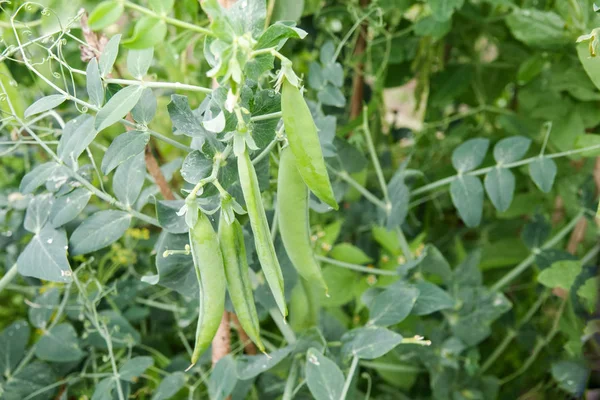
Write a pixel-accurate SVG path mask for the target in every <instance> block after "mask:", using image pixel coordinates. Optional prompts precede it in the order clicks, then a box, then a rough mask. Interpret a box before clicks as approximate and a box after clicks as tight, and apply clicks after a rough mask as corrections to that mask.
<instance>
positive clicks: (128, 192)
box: [113, 153, 146, 206]
mask: <svg viewBox="0 0 600 400" xmlns="http://www.w3.org/2000/svg"><path fill="white" fill-rule="evenodd" d="M145 176H146V162H145V158H144V153H140V154H138V155H136V156H133V157H131V158H130V159H128V160H127V161H125V162H124V163H122V164H121V165H119V166H118V167H117V170H116V171H115V175H114V176H113V192H114V193H115V196H116V198H117V199H118V200H119V201H120V202H122V203H123V204H125V205H127V206H131V205H133V204H135V201H136V200H137V198H138V196H139V195H140V192H141V191H142V186H144V178H145Z"/></svg>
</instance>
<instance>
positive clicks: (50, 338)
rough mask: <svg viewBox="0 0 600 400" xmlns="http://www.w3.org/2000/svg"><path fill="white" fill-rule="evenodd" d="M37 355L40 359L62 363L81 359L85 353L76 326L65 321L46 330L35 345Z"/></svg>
mask: <svg viewBox="0 0 600 400" xmlns="http://www.w3.org/2000/svg"><path fill="white" fill-rule="evenodd" d="M35 355H36V357H37V358H39V359H40V360H44V361H51V362H60V363H62V362H73V361H79V360H80V359H81V358H82V357H83V356H84V355H85V353H84V352H83V351H81V349H80V348H79V339H78V338H77V333H76V332H75V328H73V326H72V325H71V324H68V323H64V324H59V325H56V326H54V327H53V328H52V329H50V330H49V331H45V332H44V334H43V335H42V337H41V338H40V340H38V342H37V343H36V345H35Z"/></svg>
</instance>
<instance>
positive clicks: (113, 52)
mask: <svg viewBox="0 0 600 400" xmlns="http://www.w3.org/2000/svg"><path fill="white" fill-rule="evenodd" d="M120 42H121V35H114V36H113V37H111V38H110V40H109V41H108V43H106V46H104V51H103V52H102V54H101V55H100V58H99V59H98V67H99V68H100V76H101V77H102V78H106V76H107V75H108V74H110V73H111V72H112V69H113V66H114V65H115V61H116V60H117V55H118V54H119V43H120ZM98 130H100V129H98Z"/></svg>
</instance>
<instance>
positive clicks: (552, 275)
mask: <svg viewBox="0 0 600 400" xmlns="http://www.w3.org/2000/svg"><path fill="white" fill-rule="evenodd" d="M580 273H581V263H580V262H579V261H557V262H555V263H554V264H552V265H551V266H550V268H546V269H545V270H543V271H542V272H540V274H539V275H538V278H537V279H538V282H539V283H541V284H542V285H544V286H546V287H549V288H556V287H559V288H562V289H565V290H569V289H571V286H572V285H573V283H574V282H575V279H576V278H577V276H578V275H579V274H580Z"/></svg>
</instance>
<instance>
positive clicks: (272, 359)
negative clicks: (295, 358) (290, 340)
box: [236, 346, 293, 380]
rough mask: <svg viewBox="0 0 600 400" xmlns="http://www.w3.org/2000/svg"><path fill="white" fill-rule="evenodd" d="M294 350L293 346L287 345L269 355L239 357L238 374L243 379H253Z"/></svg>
mask: <svg viewBox="0 0 600 400" xmlns="http://www.w3.org/2000/svg"><path fill="white" fill-rule="evenodd" d="M292 350H293V347H292V346H286V347H282V348H280V349H277V350H275V351H273V352H271V353H270V354H269V355H266V354H261V355H256V356H241V357H238V359H237V363H236V372H237V376H238V378H239V379H241V380H248V379H252V378H254V377H256V376H258V375H259V374H261V373H263V372H265V371H268V370H269V369H271V368H273V367H274V366H275V365H277V364H279V363H280V362H281V361H282V360H283V359H284V358H285V357H287V355H288V354H290V352H291V351H292Z"/></svg>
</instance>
